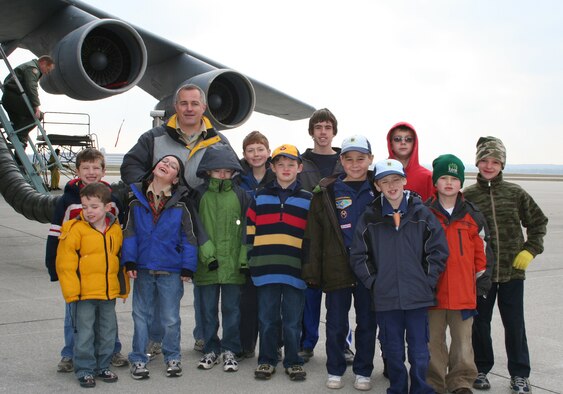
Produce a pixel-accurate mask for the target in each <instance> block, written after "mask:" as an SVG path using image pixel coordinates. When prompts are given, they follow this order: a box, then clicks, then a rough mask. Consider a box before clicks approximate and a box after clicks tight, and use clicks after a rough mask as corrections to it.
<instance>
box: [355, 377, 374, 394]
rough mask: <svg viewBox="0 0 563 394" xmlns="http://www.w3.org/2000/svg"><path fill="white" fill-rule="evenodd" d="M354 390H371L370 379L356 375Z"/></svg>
mask: <svg viewBox="0 0 563 394" xmlns="http://www.w3.org/2000/svg"><path fill="white" fill-rule="evenodd" d="M354 388H355V389H356V390H360V391H368V390H371V378H370V377H369V376H362V375H356V381H355V382H354Z"/></svg>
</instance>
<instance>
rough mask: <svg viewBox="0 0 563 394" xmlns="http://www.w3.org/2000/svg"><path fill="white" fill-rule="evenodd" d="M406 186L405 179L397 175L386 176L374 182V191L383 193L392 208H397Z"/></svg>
mask: <svg viewBox="0 0 563 394" xmlns="http://www.w3.org/2000/svg"><path fill="white" fill-rule="evenodd" d="M406 184H407V178H405V177H402V176H400V175H397V174H391V175H387V176H386V177H383V178H381V179H379V180H377V181H375V187H376V189H377V190H378V191H380V192H381V193H383V195H384V196H385V198H386V199H387V201H389V203H390V204H391V206H392V207H393V208H397V207H398V206H399V204H400V203H401V200H402V199H403V191H404V187H405V185H406Z"/></svg>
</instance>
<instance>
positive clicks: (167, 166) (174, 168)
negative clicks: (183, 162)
mask: <svg viewBox="0 0 563 394" xmlns="http://www.w3.org/2000/svg"><path fill="white" fill-rule="evenodd" d="M179 172H180V163H178V159H176V158H175V157H174V156H166V157H164V158H162V160H160V161H159V162H158V163H157V164H156V166H154V170H153V171H152V173H153V175H154V176H155V178H158V179H160V180H161V181H163V182H164V183H166V184H170V185H174V184H176V183H178V174H179Z"/></svg>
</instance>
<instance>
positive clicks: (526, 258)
mask: <svg viewBox="0 0 563 394" xmlns="http://www.w3.org/2000/svg"><path fill="white" fill-rule="evenodd" d="M533 259H534V256H533V255H532V254H531V253H530V252H528V251H527V250H523V251H521V252H520V253H518V254H517V255H516V257H515V258H514V262H513V263H512V266H513V267H514V268H516V269H519V270H522V271H525V270H526V268H528V266H529V265H530V263H531V262H532V260H533Z"/></svg>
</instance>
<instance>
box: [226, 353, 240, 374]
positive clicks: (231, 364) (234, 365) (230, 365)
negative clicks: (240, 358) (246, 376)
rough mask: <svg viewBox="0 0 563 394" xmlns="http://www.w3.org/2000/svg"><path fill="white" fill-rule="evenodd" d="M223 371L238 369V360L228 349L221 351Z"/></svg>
mask: <svg viewBox="0 0 563 394" xmlns="http://www.w3.org/2000/svg"><path fill="white" fill-rule="evenodd" d="M223 371H225V372H236V371H238V362H237V358H236V356H235V354H234V353H233V352H231V351H230V350H227V351H225V352H224V353H223Z"/></svg>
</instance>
